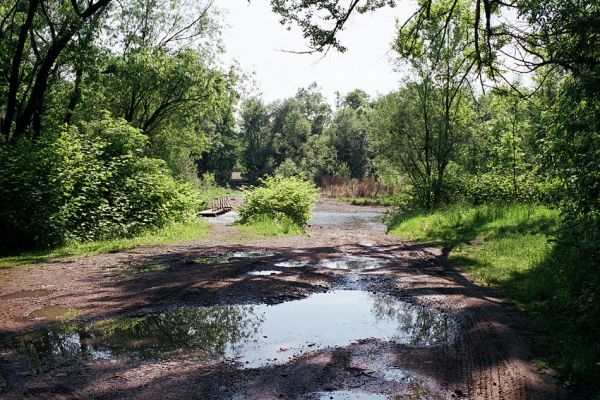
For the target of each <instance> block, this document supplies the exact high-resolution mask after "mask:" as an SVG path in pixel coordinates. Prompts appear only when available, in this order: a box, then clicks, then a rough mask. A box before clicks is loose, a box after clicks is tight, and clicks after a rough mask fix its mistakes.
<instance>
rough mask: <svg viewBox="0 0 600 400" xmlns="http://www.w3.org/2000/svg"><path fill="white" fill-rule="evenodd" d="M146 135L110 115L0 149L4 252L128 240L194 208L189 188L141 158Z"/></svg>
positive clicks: (162, 164) (156, 163)
mask: <svg viewBox="0 0 600 400" xmlns="http://www.w3.org/2000/svg"><path fill="white" fill-rule="evenodd" d="M146 142H147V137H146V136H145V135H143V134H142V133H141V132H140V131H139V130H138V129H135V128H133V127H131V126H130V125H129V124H127V123H126V122H125V121H124V120H121V119H113V118H112V117H110V116H109V115H108V114H105V115H104V117H103V118H102V119H100V120H98V121H93V122H89V123H85V124H83V125H82V127H81V128H80V129H77V128H74V127H69V128H65V129H63V130H61V131H59V132H58V133H56V134H48V135H45V136H44V137H43V138H41V140H40V141H38V142H31V141H29V140H17V141H14V142H11V143H5V144H2V146H1V147H0V168H1V169H2V170H3V171H4V173H3V174H2V177H1V178H0V196H1V197H2V198H3V199H4V207H3V208H2V210H0V226H1V227H2V230H3V231H4V232H6V233H8V234H9V240H8V241H7V242H5V245H7V246H11V247H12V246H18V247H23V246H50V245H57V244H63V243H65V242H69V241H89V240H103V239H110V238H115V237H128V236H132V235H135V234H138V233H140V232H142V231H144V230H145V229H148V228H151V227H160V226H163V225H165V224H166V223H168V222H170V221H182V220H186V219H188V218H189V217H191V216H192V215H193V211H194V210H196V209H197V208H198V205H199V199H198V197H197V195H196V194H195V192H194V191H193V190H192V188H191V187H190V185H188V184H184V183H181V182H178V181H176V180H175V179H174V178H173V177H172V175H171V174H170V172H169V171H168V169H167V168H166V166H165V162H164V161H162V160H159V159H153V158H148V157H146V156H144V154H143V152H142V149H143V148H144V146H145V144H146Z"/></svg>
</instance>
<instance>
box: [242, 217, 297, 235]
mask: <svg viewBox="0 0 600 400" xmlns="http://www.w3.org/2000/svg"><path fill="white" fill-rule="evenodd" d="M238 227H239V229H240V230H241V237H243V238H244V239H252V238H261V237H277V236H286V235H304V234H305V231H304V229H302V228H301V227H299V226H298V225H296V224H295V223H293V222H292V221H290V220H289V219H284V220H283V221H275V220H274V219H273V218H271V217H269V216H268V215H260V216H257V217H254V218H253V219H252V220H251V221H248V222H246V223H244V224H239V225H238Z"/></svg>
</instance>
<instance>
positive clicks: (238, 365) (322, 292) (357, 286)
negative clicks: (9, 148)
mask: <svg viewBox="0 0 600 400" xmlns="http://www.w3.org/2000/svg"><path fill="white" fill-rule="evenodd" d="M383 212H384V210H381V209H378V208H373V207H354V206H350V205H344V204H340V203H335V202H332V201H326V200H321V201H319V203H318V207H317V210H316V212H315V218H314V219H313V221H311V226H310V227H309V229H308V232H309V236H306V237H300V236H297V237H283V238H277V239H260V240H257V239H244V235H240V234H239V232H238V230H237V228H236V227H232V226H229V225H227V222H230V221H231V216H223V217H219V218H220V219H217V220H214V221H213V222H214V225H213V227H212V232H211V234H210V235H209V236H208V237H207V238H205V239H202V240H198V241H196V242H192V243H186V244H181V245H176V246H153V247H139V248H136V249H133V250H130V251H124V252H120V253H113V254H102V255H93V256H87V257H75V258H67V259H62V260H56V261H51V262H46V263H44V264H43V265H32V266H22V267H15V268H6V269H3V270H0V279H1V282H2V283H1V287H0V300H1V302H2V303H1V304H2V307H1V308H0V366H1V370H0V373H1V375H0V398H3V399H21V398H32V399H34V398H35V399H256V400H259V399H347V400H349V399H509V400H512V399H561V398H571V397H570V396H568V395H567V394H565V393H563V391H562V390H561V389H560V387H559V386H557V385H556V384H554V383H553V382H552V381H551V379H550V377H548V376H545V375H541V374H540V373H539V372H537V371H536V369H535V367H534V363H533V362H532V359H531V354H530V352H529V349H528V345H527V341H526V340H525V339H524V336H523V332H522V330H523V329H524V327H525V326H526V323H525V322H526V321H525V320H524V317H523V316H522V315H520V314H519V313H518V312H516V311H515V310H514V309H512V308H511V307H509V306H508V305H507V304H504V303H503V302H502V301H501V300H499V299H497V298H495V297H494V294H493V293H492V292H489V291H488V290H486V289H483V288H480V287H478V286H476V285H474V284H473V283H472V282H471V281H469V280H468V279H467V277H465V276H464V275H462V274H461V273H459V272H458V271H456V270H455V269H454V268H453V267H452V266H451V265H450V264H449V263H448V262H447V260H446V257H445V255H444V254H443V253H442V252H441V251H440V250H438V249H436V248H432V247H429V246H427V245H422V244H417V243H409V242H403V241H401V240H399V239H397V238H394V237H391V236H388V235H386V234H385V226H384V225H383V224H382V223H381V217H382V215H383Z"/></svg>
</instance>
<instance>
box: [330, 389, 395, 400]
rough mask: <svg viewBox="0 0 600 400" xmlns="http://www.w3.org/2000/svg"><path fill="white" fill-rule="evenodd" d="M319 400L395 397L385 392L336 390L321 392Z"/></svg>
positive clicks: (359, 399) (373, 399)
mask: <svg viewBox="0 0 600 400" xmlns="http://www.w3.org/2000/svg"><path fill="white" fill-rule="evenodd" d="M318 396H319V397H318V399H319V400H389V399H393V397H389V396H387V395H385V394H377V393H367V392H356V391H350V390H335V391H333V392H321V393H318Z"/></svg>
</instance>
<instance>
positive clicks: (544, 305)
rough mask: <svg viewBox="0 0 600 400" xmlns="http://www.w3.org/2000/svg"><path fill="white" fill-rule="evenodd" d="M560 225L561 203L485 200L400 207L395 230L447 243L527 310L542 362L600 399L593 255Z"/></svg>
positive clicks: (463, 263) (471, 269)
mask: <svg viewBox="0 0 600 400" xmlns="http://www.w3.org/2000/svg"><path fill="white" fill-rule="evenodd" d="M560 228H561V226H560V215H559V213H558V211H556V210H552V209H549V208H546V207H544V206H533V205H505V206H496V205H484V206H477V207H473V206H453V207H449V208H446V209H442V210H437V211H432V212H414V213H410V214H399V215H397V216H396V217H395V218H394V219H393V221H392V222H391V224H390V233H391V234H393V235H396V236H399V237H402V238H405V239H410V240H415V241H424V242H432V243H435V244H436V245H438V246H439V247H442V248H444V249H445V250H446V251H448V254H449V259H450V260H451V261H452V262H453V263H454V265H456V266H457V267H459V268H461V269H462V270H464V271H466V272H467V273H468V274H469V276H470V277H471V278H472V279H473V280H474V281H476V282H477V283H479V284H481V285H485V286H488V287H493V288H495V289H497V290H498V292H499V293H500V294H501V295H502V296H503V297H504V298H506V299H508V300H509V301H511V302H513V303H514V304H516V305H517V306H518V307H519V308H520V309H522V310H524V311H525V312H527V313H528V314H529V315H530V316H531V321H532V324H531V325H532V326H531V329H532V331H533V332H534V338H533V339H534V344H535V351H536V354H537V355H538V356H539V358H540V363H539V365H540V366H544V365H550V366H552V367H554V368H556V369H557V370H558V371H559V372H560V373H561V375H562V377H563V379H564V380H565V381H566V382H567V383H568V384H571V385H573V386H574V387H575V388H576V389H577V391H579V392H581V393H584V394H585V397H589V398H594V399H597V398H600V397H598V393H599V391H598V390H599V388H600V384H599V380H598V379H599V378H600V343H599V342H598V339H597V338H598V331H599V327H598V325H599V323H600V318H599V317H598V315H599V313H598V308H599V306H598V305H597V302H596V301H592V300H589V299H587V298H588V297H590V298H593V296H592V295H590V293H593V292H592V290H593V285H592V284H589V282H593V281H594V279H595V278H594V277H595V275H594V271H595V269H594V268H593V263H594V261H593V257H591V256H590V254H589V251H588V252H587V253H586V249H585V247H580V246H578V244H577V243H576V242H575V241H573V240H571V241H569V240H568V239H565V238H564V229H563V230H561V229H560ZM561 232H562V233H561ZM588 284H589V285H588ZM586 285H587V286H586ZM586 288H588V289H586ZM590 288H591V289H590ZM586 290H588V291H586ZM586 293H588V294H587V295H586ZM586 296H587V297H586Z"/></svg>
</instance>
